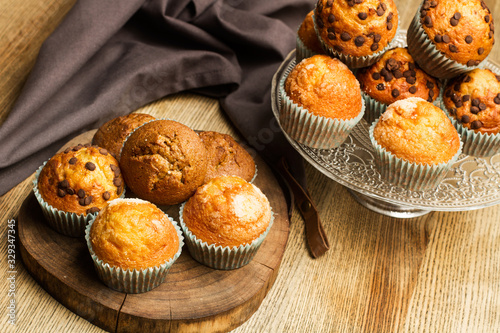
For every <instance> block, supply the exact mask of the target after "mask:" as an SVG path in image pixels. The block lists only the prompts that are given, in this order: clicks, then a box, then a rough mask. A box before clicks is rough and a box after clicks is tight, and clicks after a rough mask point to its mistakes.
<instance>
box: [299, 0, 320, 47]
mask: <svg viewBox="0 0 500 333" xmlns="http://www.w3.org/2000/svg"><path fill="white" fill-rule="evenodd" d="M313 14H314V10H311V11H310V12H309V13H308V14H307V15H306V17H305V19H304V21H302V23H301V24H300V26H299V29H298V31H297V35H298V36H299V38H300V39H301V40H302V43H304V45H305V46H307V47H308V48H309V49H311V51H313V52H314V53H317V54H322V53H324V51H323V48H322V47H321V44H320V42H319V40H318V36H317V35H316V30H315V29H314V21H313V18H312V16H313Z"/></svg>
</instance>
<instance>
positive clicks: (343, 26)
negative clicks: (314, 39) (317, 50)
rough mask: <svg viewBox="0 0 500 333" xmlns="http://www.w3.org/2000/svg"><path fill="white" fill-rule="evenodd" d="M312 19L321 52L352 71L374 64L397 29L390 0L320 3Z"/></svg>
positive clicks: (394, 11) (393, 7)
mask: <svg viewBox="0 0 500 333" xmlns="http://www.w3.org/2000/svg"><path fill="white" fill-rule="evenodd" d="M314 19H315V26H316V32H317V34H318V39H319V40H320V43H321V45H322V47H323V49H324V50H325V51H327V53H328V54H329V55H331V56H332V57H336V58H339V59H341V60H342V61H343V62H344V63H345V64H347V65H348V66H349V67H351V68H360V67H366V66H369V65H371V64H373V63H374V62H375V61H377V59H378V58H379V57H380V56H381V55H382V54H383V52H384V51H385V48H386V47H387V46H388V45H389V43H390V42H391V41H392V40H393V39H394V37H395V36H396V32H397V28H398V11H397V8H396V5H395V4H394V2H393V1H392V0H365V1H361V0H349V1H333V0H319V1H318V2H317V4H316V9H315V13H314Z"/></svg>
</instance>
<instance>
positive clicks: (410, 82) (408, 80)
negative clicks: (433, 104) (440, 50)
mask: <svg viewBox="0 0 500 333" xmlns="http://www.w3.org/2000/svg"><path fill="white" fill-rule="evenodd" d="M406 82H408V83H409V84H415V82H417V79H416V78H415V77H414V76H409V77H407V78H406Z"/></svg>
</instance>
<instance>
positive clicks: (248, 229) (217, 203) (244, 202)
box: [183, 176, 272, 247]
mask: <svg viewBox="0 0 500 333" xmlns="http://www.w3.org/2000/svg"><path fill="white" fill-rule="evenodd" d="M271 215H272V213H271V206H270V205H269V201H268V200H267V197H266V196H265V195H264V194H263V193H262V192H261V191H260V189H259V188H257V187H256V186H255V185H253V184H251V183H248V182H246V181H245V180H243V179H242V178H240V177H235V176H223V177H217V178H213V179H212V180H210V181H209V182H207V183H205V184H204V185H203V186H201V187H200V188H198V190H197V191H196V193H195V194H194V195H193V196H192V197H191V198H189V200H188V201H187V202H186V204H185V206H184V212H183V220H184V224H185V225H186V226H187V227H188V229H189V230H190V231H191V232H192V233H193V235H195V236H196V237H197V238H199V239H201V240H202V241H204V242H206V243H208V244H215V245H220V246H223V247H224V246H228V247H233V246H240V245H245V244H250V243H251V242H252V241H253V240H255V239H257V238H258V237H259V236H260V235H261V234H262V233H263V232H264V231H265V230H266V229H267V227H268V226H269V223H270V221H271Z"/></svg>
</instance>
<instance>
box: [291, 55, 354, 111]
mask: <svg viewBox="0 0 500 333" xmlns="http://www.w3.org/2000/svg"><path fill="white" fill-rule="evenodd" d="M285 92H286V94H287V95H288V97H289V98H290V99H291V100H292V101H293V102H294V103H296V104H298V105H299V106H302V107H303V108H305V109H307V110H308V111H309V112H311V113H312V114H314V115H317V116H320V117H327V118H337V119H346V120H347V119H352V118H355V117H356V116H357V115H358V114H359V113H360V112H361V109H362V102H361V90H360V88H359V82H358V80H356V77H355V76H354V74H352V72H351V70H350V69H349V68H348V67H347V66H346V65H344V64H343V63H342V62H341V61H340V60H338V59H333V58H331V57H329V56H327V55H315V56H312V57H310V58H306V59H304V60H302V61H301V62H299V63H298V64H297V65H296V66H295V67H294V68H293V69H292V71H291V72H290V74H289V75H288V77H287V79H286V81H285Z"/></svg>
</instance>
